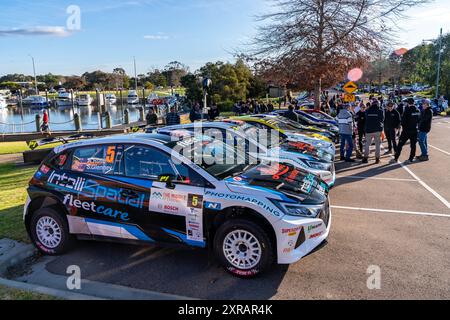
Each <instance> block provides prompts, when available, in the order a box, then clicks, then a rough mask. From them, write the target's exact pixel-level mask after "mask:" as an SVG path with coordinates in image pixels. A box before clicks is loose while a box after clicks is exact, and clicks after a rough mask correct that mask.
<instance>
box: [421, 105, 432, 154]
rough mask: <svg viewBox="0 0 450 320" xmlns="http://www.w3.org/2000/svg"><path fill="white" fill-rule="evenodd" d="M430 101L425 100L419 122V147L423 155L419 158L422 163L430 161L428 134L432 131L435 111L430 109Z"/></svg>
mask: <svg viewBox="0 0 450 320" xmlns="http://www.w3.org/2000/svg"><path fill="white" fill-rule="evenodd" d="M430 104H431V103H430V100H428V99H425V100H424V101H423V102H422V107H423V111H422V113H421V115H420V121H419V146H420V150H421V151H422V155H421V156H420V157H418V159H419V160H420V161H428V160H429V157H428V133H430V131H431V122H432V121H433V111H432V110H431V108H430Z"/></svg>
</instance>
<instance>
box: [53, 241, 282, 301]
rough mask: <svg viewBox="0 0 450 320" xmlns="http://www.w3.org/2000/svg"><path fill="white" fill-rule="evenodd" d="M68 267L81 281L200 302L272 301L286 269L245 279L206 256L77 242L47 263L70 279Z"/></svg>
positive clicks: (200, 253)
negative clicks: (77, 271) (76, 269)
mask: <svg viewBox="0 0 450 320" xmlns="http://www.w3.org/2000/svg"><path fill="white" fill-rule="evenodd" d="M70 265H78V266H79V267H80V268H81V276H82V278H83V279H88V280H91V281H99V282H103V283H110V284H117V285H122V286H127V287H132V288H137V289H144V290H151V291H156V292H162V293H168V294H174V295H180V296H186V297H191V298H198V299H226V300H235V299H255V300H263V299H270V298H271V297H272V296H274V295H275V294H276V292H277V290H278V287H279V285H280V283H281V281H282V280H283V278H284V276H285V274H286V272H287V270H288V266H274V268H273V270H271V271H269V272H268V273H266V274H265V275H263V276H262V277H259V278H256V279H251V280H243V279H239V278H236V277H233V276H232V275H229V274H228V273H226V272H225V271H224V269H223V268H222V267H220V266H219V265H218V263H217V262H216V261H215V260H214V259H213V258H212V257H208V253H207V252H206V251H195V250H180V249H168V248H160V247H155V246H148V247H141V246H128V245H121V244H113V243H102V242H84V241H79V242H78V243H77V245H76V247H75V249H74V250H73V251H71V252H70V253H69V254H67V255H64V256H61V257H58V258H56V259H55V260H53V261H51V262H50V263H48V264H47V266H46V269H47V271H49V272H51V273H53V274H58V275H67V274H66V270H67V267H68V266H70Z"/></svg>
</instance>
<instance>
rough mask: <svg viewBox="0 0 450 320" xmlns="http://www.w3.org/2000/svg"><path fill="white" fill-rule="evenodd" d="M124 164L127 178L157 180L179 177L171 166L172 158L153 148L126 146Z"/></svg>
mask: <svg viewBox="0 0 450 320" xmlns="http://www.w3.org/2000/svg"><path fill="white" fill-rule="evenodd" d="M124 162H125V175H126V176H127V177H132V178H143V179H151V180H157V179H158V176H160V175H166V174H171V175H174V176H176V175H177V173H176V172H175V170H174V168H173V166H172V165H171V161H170V157H169V156H168V155H167V154H165V153H163V152H161V151H159V150H157V149H154V148H151V147H146V146H140V145H128V146H126V147H125V152H124Z"/></svg>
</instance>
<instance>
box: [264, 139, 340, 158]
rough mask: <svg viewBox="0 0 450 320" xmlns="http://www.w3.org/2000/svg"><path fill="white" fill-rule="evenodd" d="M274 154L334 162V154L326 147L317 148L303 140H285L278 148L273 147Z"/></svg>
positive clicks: (272, 152) (271, 150) (271, 151)
mask: <svg viewBox="0 0 450 320" xmlns="http://www.w3.org/2000/svg"><path fill="white" fill-rule="evenodd" d="M270 153H271V154H272V155H276V154H278V155H280V156H281V155H284V156H287V155H292V156H295V157H299V156H300V157H301V158H303V159H306V160H311V161H321V162H329V163H331V162H333V159H334V156H333V155H332V154H330V153H329V152H327V151H326V150H324V149H320V148H316V147H314V146H313V145H312V144H309V143H304V142H301V141H289V140H288V141H285V142H283V143H282V144H280V145H279V146H278V147H276V148H271V149H270Z"/></svg>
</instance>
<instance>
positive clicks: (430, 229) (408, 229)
mask: <svg viewBox="0 0 450 320" xmlns="http://www.w3.org/2000/svg"><path fill="white" fill-rule="evenodd" d="M449 136H450V120H449V118H436V119H435V121H434V125H433V132H432V134H431V136H430V138H429V144H430V161H429V162H426V163H414V164H411V165H400V164H397V163H391V160H392V158H391V157H390V156H389V155H384V156H383V158H382V162H381V164H379V165H375V164H374V159H373V158H372V159H370V162H369V164H368V165H362V164H360V163H359V162H357V163H354V164H346V163H340V162H339V163H337V165H336V168H337V175H338V180H337V184H336V187H335V188H334V189H333V190H332V192H331V202H332V206H333V220H332V224H333V225H332V231H331V235H330V237H329V240H328V242H327V243H325V244H324V245H323V246H322V247H321V248H319V249H318V250H316V251H315V252H313V253H312V254H310V255H309V256H307V257H305V258H304V259H303V260H301V261H299V262H298V263H296V264H294V265H291V266H277V267H275V268H274V270H272V271H271V272H269V273H268V274H267V275H265V276H263V277H260V278H257V279H253V280H241V279H237V278H234V277H232V276H230V275H228V274H227V273H225V271H223V269H222V268H221V267H220V266H218V264H217V263H216V262H215V261H214V260H212V259H209V257H208V255H207V254H206V253H204V252H199V251H181V250H175V249H166V248H157V247H133V246H125V245H120V244H108V243H96V242H80V243H79V246H77V248H76V249H75V250H74V251H72V252H71V253H69V254H67V255H65V256H62V257H58V258H52V259H49V260H48V262H46V264H45V268H46V271H48V272H50V274H54V275H60V276H64V275H66V269H67V267H68V266H70V265H78V266H80V268H81V272H82V278H83V279H87V280H90V281H99V282H103V283H110V284H115V285H121V286H126V287H132V288H137V289H144V290H150V291H155V292H161V293H167V294H174V295H179V296H185V297H191V298H199V299H449V298H450V241H449V240H450V203H449V202H450V174H449V168H450V139H449V138H448V137H449ZM408 153H409V146H406V147H405V149H404V152H403V155H402V157H401V159H400V160H402V161H404V160H406V159H407V157H408ZM418 153H419V148H418ZM369 266H378V267H379V268H380V270H381V289H379V290H370V289H368V287H367V279H368V277H369V274H368V273H367V270H368V268H369Z"/></svg>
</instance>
